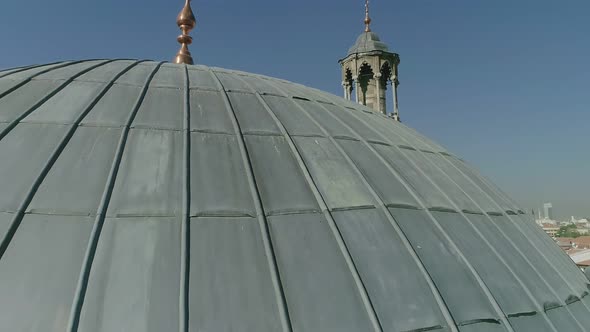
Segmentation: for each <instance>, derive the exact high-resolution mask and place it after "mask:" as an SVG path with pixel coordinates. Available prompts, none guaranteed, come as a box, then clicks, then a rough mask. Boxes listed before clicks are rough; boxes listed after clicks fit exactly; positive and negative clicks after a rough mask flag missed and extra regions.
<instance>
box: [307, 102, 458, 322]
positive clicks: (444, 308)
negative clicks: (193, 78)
mask: <svg viewBox="0 0 590 332" xmlns="http://www.w3.org/2000/svg"><path fill="white" fill-rule="evenodd" d="M296 105H297V107H299V108H300V109H301V110H302V112H303V113H304V114H306V115H307V116H308V118H309V119H311V120H312V122H314V123H315V124H316V125H317V126H319V127H320V129H321V130H323V131H324V133H325V134H327V133H328V132H327V130H326V129H325V128H323V126H321V125H320V124H319V123H317V121H316V120H315V119H313V118H312V117H311V116H309V114H308V113H307V111H306V110H305V109H303V108H302V107H301V105H298V104H296ZM318 105H320V107H321V108H323V109H324V110H325V111H326V112H327V113H328V114H330V115H331V116H332V117H333V118H336V117H334V116H333V115H332V114H331V113H330V112H328V111H327V109H326V108H325V107H324V106H323V105H321V104H319V103H318ZM336 119H337V121H338V122H340V123H341V124H342V125H344V126H345V127H347V128H348V129H349V131H351V132H353V133H355V134H356V135H357V138H359V140H360V141H361V142H362V141H363V140H362V137H361V136H360V135H358V133H356V131H354V130H352V128H350V126H348V125H347V124H345V123H344V122H342V121H340V119H338V118H336ZM332 144H334V145H335V146H336V147H337V149H338V150H339V152H340V153H341V154H342V155H343V156H344V157H345V159H346V160H347V161H348V163H349V164H350V165H351V166H352V167H353V169H354V170H356V173H357V174H359V176H360V178H361V179H362V180H363V182H364V184H365V187H367V188H368V189H369V191H371V192H372V194H373V197H374V198H376V200H377V202H378V203H379V205H381V206H380V208H381V210H382V211H384V212H385V217H386V218H387V220H388V221H389V222H390V224H391V225H392V227H393V228H394V230H395V232H396V233H397V234H398V236H400V239H401V240H402V242H403V244H404V246H405V247H406V249H407V250H408V253H409V254H410V256H411V257H412V258H413V259H414V262H415V263H416V265H417V267H418V269H419V270H420V271H421V272H422V273H423V277H424V279H425V281H426V283H427V284H428V285H429V287H430V291H431V293H432V294H433V296H434V298H435V300H436V302H437V305H438V307H439V309H440V311H441V314H442V315H443V317H444V318H445V320H446V323H447V324H448V325H449V328H451V330H452V331H453V332H456V331H457V327H456V326H455V324H454V321H453V318H452V316H451V315H450V311H449V309H448V308H447V306H446V304H445V303H444V300H443V298H442V295H441V294H440V292H439V290H438V288H437V287H436V284H434V281H433V280H432V279H431V277H430V275H429V274H428V272H427V269H426V268H425V266H424V265H423V263H422V261H421V260H420V258H419V257H418V255H417V253H416V252H415V250H414V248H413V247H412V245H411V242H410V241H409V239H408V238H407V237H406V235H405V234H404V233H403V231H402V230H401V228H400V227H399V225H397V222H396V221H395V219H394V218H393V216H392V215H391V213H390V212H389V210H387V208H386V206H385V204H384V202H383V201H382V200H381V198H380V197H378V195H376V193H375V192H374V191H373V188H372V187H371V186H370V185H369V184H368V183H367V181H366V179H365V178H364V176H363V175H362V172H360V170H359V169H358V167H357V166H356V165H355V164H354V162H353V161H352V160H351V159H350V157H349V156H348V155H347V154H346V153H345V152H344V151H343V150H342V148H341V147H340V145H339V144H337V142H336V140H334V139H332ZM366 144H367V145H369V144H368V143H366ZM371 148H372V147H371ZM414 199H416V198H414Z"/></svg>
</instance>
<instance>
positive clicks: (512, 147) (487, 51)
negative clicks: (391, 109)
mask: <svg viewBox="0 0 590 332" xmlns="http://www.w3.org/2000/svg"><path fill="white" fill-rule="evenodd" d="M182 3H183V0H100V1H88V0H77V1H74V0H52V1H47V0H28V1H20V0H19V1H16V0H4V1H2V4H1V5H0V28H1V29H0V42H1V44H0V45H1V46H0V50H1V52H0V68H5V67H14V66H20V65H26V64H33V63H46V62H50V61H56V60H66V59H83V58H112V57H124V58H144V59H145V58H147V59H153V60H170V59H172V58H173V56H174V55H175V53H176V51H177V50H178V45H177V44H176V41H175V37H176V35H178V30H177V27H176V25H175V18H176V14H177V13H178V11H179V10H180V8H181V7H182ZM371 8H372V11H371V13H372V14H371V16H372V18H373V24H372V27H373V31H375V32H377V33H378V34H379V36H380V37H381V39H382V40H383V41H385V42H386V43H387V44H388V45H389V47H390V49H392V50H393V51H395V52H397V53H399V54H400V57H401V65H400V81H401V85H400V88H399V95H400V97H399V98H400V114H401V116H402V120H403V121H404V122H405V123H406V124H407V125H409V126H411V127H414V128H416V129H417V130H418V131H420V132H422V133H423V134H425V135H426V136H428V137H430V138H432V139H434V140H436V141H437V142H439V143H441V144H443V145H444V146H446V147H447V148H448V149H449V150H451V151H453V152H454V153H455V154H457V155H459V156H461V157H462V158H464V159H465V160H467V161H468V162H470V163H471V164H473V165H475V166H476V167H477V168H478V169H479V170H480V171H481V172H482V173H483V174H484V175H486V176H488V177H489V178H491V179H492V180H493V181H494V182H495V183H496V184H498V185H499V186H500V187H502V188H503V189H504V190H505V191H506V192H508V193H509V194H510V195H511V196H512V197H513V198H515V199H516V200H517V201H519V202H520V203H521V204H522V205H523V207H524V208H527V209H529V210H530V209H531V208H535V210H537V209H539V208H540V206H541V204H542V203H543V202H544V201H550V202H553V206H554V212H555V214H556V216H557V217H560V218H569V216H570V215H575V216H588V217H590V195H589V193H590V154H589V150H590V149H589V146H588V145H589V142H590V125H589V123H590V68H589V66H590V65H589V63H590V61H589V59H590V38H589V35H588V34H589V33H590V19H589V17H590V1H587V0H568V1H555V0H518V1H515V0H495V1H489V0H488V1H484V0H480V1H473V0H447V1H435V0H373V1H372V7H371ZM193 9H194V11H195V14H196V16H197V21H198V22H197V28H196V29H195V31H194V32H193V34H192V35H193V37H194V44H193V45H192V47H191V50H192V52H193V55H194V57H195V58H196V61H197V62H199V63H203V64H206V65H211V66H219V67H225V68H232V69H239V70H244V71H249V72H254V73H261V74H266V75H269V76H274V77H280V78H284V79H287V80H290V81H294V82H298V83H302V84H305V85H309V86H312V87H316V88H319V89H322V90H325V91H328V92H332V93H335V94H338V95H341V94H342V88H341V86H340V81H341V80H340V68H339V65H338V63H337V60H338V59H340V58H342V57H344V56H345V55H346V51H347V50H348V48H349V47H350V46H351V45H352V44H353V43H354V41H355V39H356V37H357V35H359V34H360V33H361V32H362V30H363V23H362V21H363V15H364V4H363V1H362V0H355V1H353V0H321V1H320V0H298V1H284V0H252V1H244V0H217V1H201V0H195V1H193Z"/></svg>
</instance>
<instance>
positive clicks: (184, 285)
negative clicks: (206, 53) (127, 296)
mask: <svg viewBox="0 0 590 332" xmlns="http://www.w3.org/2000/svg"><path fill="white" fill-rule="evenodd" d="M183 67H184V89H183V90H184V94H183V113H184V116H183V122H182V134H183V137H182V140H183V144H182V145H183V149H182V150H183V153H182V178H183V183H182V210H181V226H180V230H181V231H180V248H181V249H180V296H179V310H178V312H179V319H180V322H179V324H178V325H179V331H189V303H190V301H189V294H190V293H189V287H190V285H189V281H190V245H191V244H190V239H191V233H190V230H191V228H190V226H191V221H190V210H191V203H190V202H191V156H190V154H191V130H190V123H191V108H190V107H191V106H190V98H191V92H190V77H189V74H188V67H187V65H184V66H183Z"/></svg>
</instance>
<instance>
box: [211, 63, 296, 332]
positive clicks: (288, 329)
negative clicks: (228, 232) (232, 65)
mask: <svg viewBox="0 0 590 332" xmlns="http://www.w3.org/2000/svg"><path fill="white" fill-rule="evenodd" d="M209 73H210V74H211V76H212V77H213V80H214V81H215V82H216V85H217V87H218V89H219V91H220V93H221V94H222V96H223V104H224V106H225V110H226V112H227V113H228V114H229V117H230V119H231V122H232V126H233V129H234V133H235V135H236V136H237V137H238V140H237V142H238V146H239V149H240V155H241V157H242V162H243V164H244V168H245V169H246V177H247V180H248V186H249V188H250V193H251V196H252V198H253V199H254V207H255V209H256V217H257V221H258V225H259V228H260V232H261V234H262V241H263V246H264V250H265V254H266V258H267V263H268V266H269V270H270V273H271V280H272V284H273V288H274V292H275V300H276V302H277V303H276V304H277V306H278V312H279V318H280V322H281V327H282V329H283V331H284V332H292V331H293V326H292V322H291V318H290V314H289V309H288V307H287V302H286V299H285V291H284V289H283V285H282V283H281V277H280V273H279V270H278V267H277V261H276V252H275V249H274V246H273V242H272V240H271V238H270V234H269V222H268V220H267V218H266V216H265V213H264V209H263V205H262V201H261V198H260V193H259V192H258V189H257V187H256V182H255V181H256V180H255V178H254V172H253V171H252V164H251V161H250V160H249V156H248V151H247V149H246V144H245V142H244V137H243V135H242V132H241V129H240V126H239V123H238V120H237V117H236V115H235V112H234V110H233V108H232V106H231V102H230V99H229V97H228V95H227V92H226V91H225V88H224V86H223V83H222V82H221V80H220V79H219V77H218V76H217V75H216V73H215V72H214V71H213V70H211V69H209Z"/></svg>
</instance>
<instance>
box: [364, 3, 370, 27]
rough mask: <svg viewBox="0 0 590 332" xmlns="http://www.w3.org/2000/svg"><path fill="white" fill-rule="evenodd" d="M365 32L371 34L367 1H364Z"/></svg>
mask: <svg viewBox="0 0 590 332" xmlns="http://www.w3.org/2000/svg"><path fill="white" fill-rule="evenodd" d="M365 32H371V18H370V17H369V0H365Z"/></svg>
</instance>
